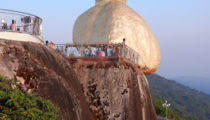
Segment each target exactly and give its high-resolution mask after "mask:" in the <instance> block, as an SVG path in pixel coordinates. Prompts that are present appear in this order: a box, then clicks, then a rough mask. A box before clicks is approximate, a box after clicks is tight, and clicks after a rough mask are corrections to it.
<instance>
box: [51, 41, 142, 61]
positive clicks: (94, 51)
mask: <svg viewBox="0 0 210 120" xmlns="http://www.w3.org/2000/svg"><path fill="white" fill-rule="evenodd" d="M50 46H51V47H53V48H54V49H55V50H56V51H57V52H59V53H60V54H62V55H63V56H64V57H75V58H81V57H82V58H85V57H121V58H126V59H128V60H129V61H131V62H134V63H136V64H139V60H140V55H139V54H138V53H137V52H136V51H134V50H133V49H132V48H130V47H128V46H127V45H125V44H123V43H121V44H56V45H54V46H52V45H50Z"/></svg>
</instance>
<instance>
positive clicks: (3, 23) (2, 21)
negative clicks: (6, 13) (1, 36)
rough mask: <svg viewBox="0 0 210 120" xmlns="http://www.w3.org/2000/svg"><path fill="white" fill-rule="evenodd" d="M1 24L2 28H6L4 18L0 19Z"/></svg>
mask: <svg viewBox="0 0 210 120" xmlns="http://www.w3.org/2000/svg"><path fill="white" fill-rule="evenodd" d="M1 24H2V30H7V22H6V21H5V20H4V19H2V20H1Z"/></svg>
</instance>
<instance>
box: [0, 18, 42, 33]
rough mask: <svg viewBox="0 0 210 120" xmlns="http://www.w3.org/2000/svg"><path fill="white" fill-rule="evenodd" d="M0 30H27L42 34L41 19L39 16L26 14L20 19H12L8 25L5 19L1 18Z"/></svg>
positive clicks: (27, 31)
mask: <svg viewBox="0 0 210 120" xmlns="http://www.w3.org/2000/svg"><path fill="white" fill-rule="evenodd" d="M0 26H1V27H0V30H3V31H6V30H10V31H17V32H26V33H31V34H34V35H40V34H41V20H40V19H39V18H37V17H35V18H32V17H30V16H25V17H22V18H20V20H19V21H18V25H17V21H16V20H14V19H12V20H11V23H10V24H9V25H8V24H7V21H6V20H5V19H1V25H0Z"/></svg>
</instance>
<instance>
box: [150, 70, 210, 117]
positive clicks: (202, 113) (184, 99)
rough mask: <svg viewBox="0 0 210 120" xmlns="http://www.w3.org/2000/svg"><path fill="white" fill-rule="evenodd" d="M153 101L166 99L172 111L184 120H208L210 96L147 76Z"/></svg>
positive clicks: (175, 83)
mask: <svg viewBox="0 0 210 120" xmlns="http://www.w3.org/2000/svg"><path fill="white" fill-rule="evenodd" d="M147 78H148V82H149V85H150V90H151V93H152V96H153V98H154V99H153V101H154V100H155V99H156V98H160V99H163V100H165V99H167V100H168V101H169V103H171V108H172V110H173V111H175V112H177V113H178V114H179V115H180V116H181V117H182V118H183V119H184V120H209V119H210V95H207V94H205V93H203V92H199V91H197V90H195V89H191V88H190V87H187V86H184V85H181V84H179V83H177V82H176V81H172V80H168V79H166V78H164V77H161V76H160V75H157V74H153V75H149V76H147Z"/></svg>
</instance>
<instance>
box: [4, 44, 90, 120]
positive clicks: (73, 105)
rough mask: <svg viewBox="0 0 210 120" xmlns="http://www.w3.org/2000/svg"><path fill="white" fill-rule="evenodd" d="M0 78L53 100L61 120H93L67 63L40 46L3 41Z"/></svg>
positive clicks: (50, 50)
mask: <svg viewBox="0 0 210 120" xmlns="http://www.w3.org/2000/svg"><path fill="white" fill-rule="evenodd" d="M0 74H1V75H3V76H7V77H9V78H14V79H17V80H18V81H19V82H20V87H21V89H22V90H23V91H26V92H32V93H34V94H35V95H38V96H41V97H43V98H46V99H50V100H51V101H52V102H53V103H54V104H56V106H58V107H60V120H92V117H91V116H92V115H91V114H90V110H89V106H88V104H87V102H86V101H85V97H84V95H83V92H82V89H81V86H80V83H79V81H78V79H77V77H76V75H75V72H74V70H73V69H72V67H71V65H70V64H69V62H68V61H66V60H65V59H64V58H63V57H62V56H61V55H59V54H57V53H56V52H54V50H52V49H50V48H47V47H45V46H43V45H41V44H35V43H26V42H14V41H4V40H0Z"/></svg>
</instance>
